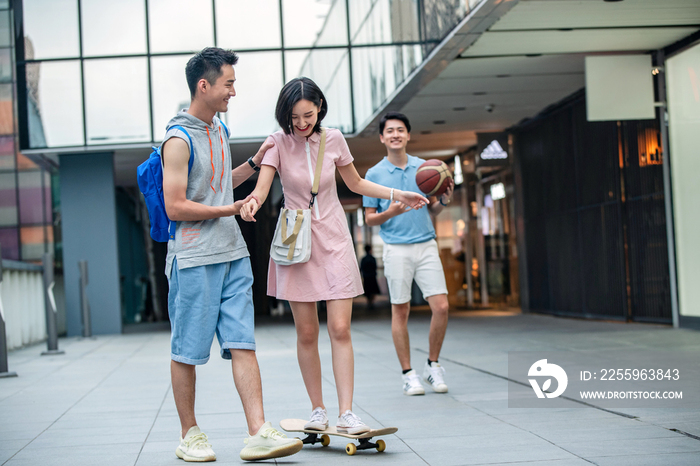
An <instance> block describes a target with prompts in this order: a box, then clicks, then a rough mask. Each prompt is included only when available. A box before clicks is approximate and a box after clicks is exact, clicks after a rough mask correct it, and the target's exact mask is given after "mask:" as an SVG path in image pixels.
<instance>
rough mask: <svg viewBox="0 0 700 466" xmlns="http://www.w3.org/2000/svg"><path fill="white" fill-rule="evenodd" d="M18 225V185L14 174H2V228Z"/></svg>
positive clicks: (0, 223) (0, 200)
mask: <svg viewBox="0 0 700 466" xmlns="http://www.w3.org/2000/svg"><path fill="white" fill-rule="evenodd" d="M12 225H17V185H16V181H15V173H14V172H4V173H0V226H3V227H6V226H12Z"/></svg>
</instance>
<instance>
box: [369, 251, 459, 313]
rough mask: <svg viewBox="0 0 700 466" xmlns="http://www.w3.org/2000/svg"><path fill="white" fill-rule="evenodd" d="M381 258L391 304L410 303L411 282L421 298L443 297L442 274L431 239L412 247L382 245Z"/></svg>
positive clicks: (445, 287)
mask: <svg viewBox="0 0 700 466" xmlns="http://www.w3.org/2000/svg"><path fill="white" fill-rule="evenodd" d="M383 257H384V276H385V277H386V281H387V285H388V286H389V298H390V299H391V304H404V303H407V302H409V301H411V285H412V284H413V280H415V281H416V284H417V285H418V287H419V288H420V290H421V291H422V292H423V298H425V299H428V297H430V296H435V295H438V294H447V284H446V283H445V272H444V271H443V269H442V262H440V254H439V252H438V246H437V242H436V241H435V240H434V239H431V240H430V241H426V242H424V243H415V244H385V245H384V256H383Z"/></svg>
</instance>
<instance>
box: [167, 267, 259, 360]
mask: <svg viewBox="0 0 700 466" xmlns="http://www.w3.org/2000/svg"><path fill="white" fill-rule="evenodd" d="M169 282H170V292H169V293H168V314H169V315H170V329H171V336H170V358H171V359H172V360H173V361H177V362H182V363H185V364H204V363H206V362H207V361H208V360H209V351H210V349H211V343H212V341H213V340H214V333H216V337H217V338H218V340H219V345H220V346H221V357H222V358H224V359H231V352H230V351H229V349H245V350H253V351H255V334H254V325H255V323H254V321H255V309H254V308H253V288H252V287H253V271H252V269H251V267H250V259H249V258H248V257H244V258H242V259H238V260H235V261H233V262H224V263H221V264H212V265H202V266H199V267H188V268H185V269H182V270H178V269H177V262H176V260H175V261H173V268H172V272H171V273H170V280H169Z"/></svg>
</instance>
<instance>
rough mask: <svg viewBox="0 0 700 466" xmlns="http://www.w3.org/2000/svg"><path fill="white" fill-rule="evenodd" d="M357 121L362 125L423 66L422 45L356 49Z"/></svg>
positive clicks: (354, 73) (355, 89)
mask: <svg viewBox="0 0 700 466" xmlns="http://www.w3.org/2000/svg"><path fill="white" fill-rule="evenodd" d="M352 54H353V55H352V63H353V91H354V96H355V119H356V122H357V124H358V126H361V125H362V123H364V121H365V120H366V119H367V118H369V117H370V116H371V115H372V113H374V111H375V110H377V109H378V108H379V107H380V106H381V105H382V103H383V102H384V101H385V100H386V98H387V97H388V96H389V95H391V93H392V92H394V91H395V90H396V88H397V87H398V86H399V85H400V84H401V83H402V82H403V80H404V79H405V78H406V77H407V76H408V75H409V74H410V73H411V71H412V70H413V69H415V67H416V66H417V65H418V64H419V63H421V61H422V54H421V49H420V46H387V47H360V48H353V49H352Z"/></svg>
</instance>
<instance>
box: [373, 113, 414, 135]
mask: <svg viewBox="0 0 700 466" xmlns="http://www.w3.org/2000/svg"><path fill="white" fill-rule="evenodd" d="M389 120H399V121H402V122H403V124H404V125H406V131H408V132H409V133H410V132H411V123H409V122H408V117H407V116H406V115H404V114H403V113H399V112H389V113H386V114H384V116H383V117H382V119H381V120H379V134H384V127H385V126H386V122H387V121H389Z"/></svg>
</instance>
